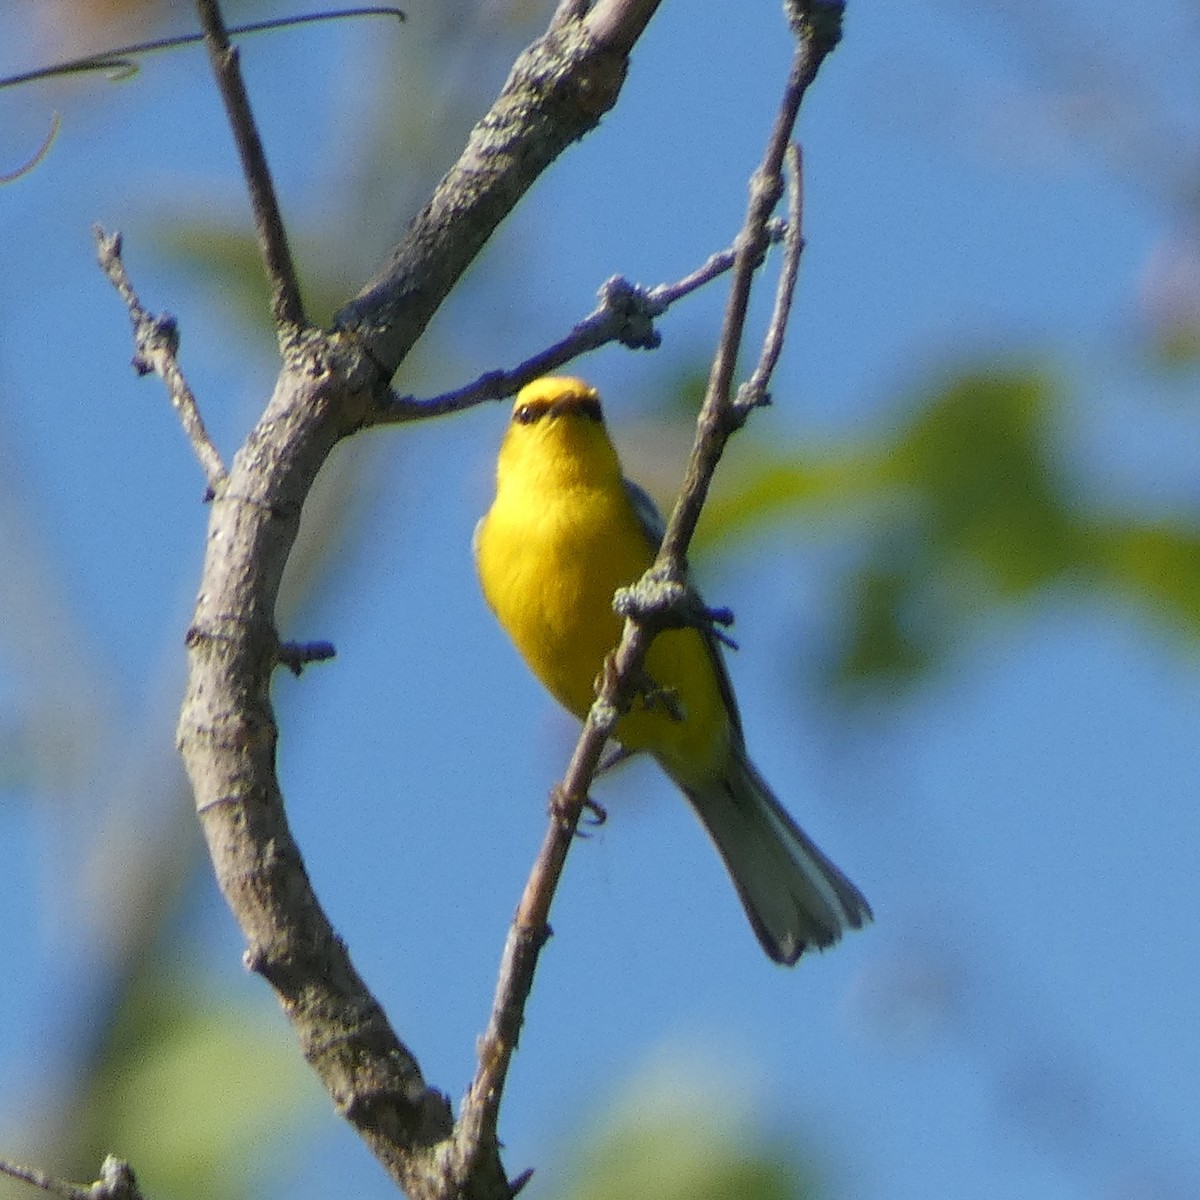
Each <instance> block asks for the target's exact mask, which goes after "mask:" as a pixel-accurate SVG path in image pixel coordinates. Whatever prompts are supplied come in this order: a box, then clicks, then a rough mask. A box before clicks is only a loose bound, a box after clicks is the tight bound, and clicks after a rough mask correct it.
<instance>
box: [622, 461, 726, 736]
mask: <svg viewBox="0 0 1200 1200" xmlns="http://www.w3.org/2000/svg"><path fill="white" fill-rule="evenodd" d="M622 482H623V483H624V484H625V494H626V495H627V496H628V497H629V502H630V503H631V504H632V505H633V511H634V512H635V513H636V514H637V518H638V521H639V522H640V523H641V526H642V532H643V533H644V534H645V535H646V540H647V541H648V542H649V543H650V545H651V546H652V547H653V548H654V552H655V553H656V554H657V553H658V548H659V546H661V545H662V540H663V537H664V536H665V534H666V532H667V523H666V521H665V520H663V515H662V513H660V512H659V511H658V505H657V504H655V503H654V501H653V499H651V497H650V493H649V492H647V491H646V489H645V488H643V487H640V486H639V485H638V484H636V483H634V482H633V480H632V479H623V480H622ZM688 590H689V591H690V592H691V593H692V597H693V599H695V600H696V602H697V603H698V604H699V605H700V606H701V607H706V606H705V605H704V600H703V599H702V597H701V596H700V593H699V592H698V591H697V590H696V588H695V586H694V585H693V584H692V582H691V580H690V579H689V580H688ZM699 632H700V636H701V637H703V638H704V644H705V646H706V647H707V649H708V657H709V659H710V661H711V662H712V665H713V671H714V672H715V673H716V676H717V687H718V688H719V689H720V692H721V699H722V700H723V701H724V702H725V711H726V712H727V713H728V714H729V724H730V726H731V727H732V728H733V731H734V734H735V736H736V737H737V740H738V741H739V742H741V741H742V740H743V734H742V717H741V713H739V712H738V706H737V697H736V696H734V694H733V682H732V680H730V678H729V668H728V667H726V665H725V655H724V653H723V652H722V650H721V643H720V642H719V641H718V640H717V635H716V633H714V631H713V627H712V625H711V624H705V625H702V626H700V628H699Z"/></svg>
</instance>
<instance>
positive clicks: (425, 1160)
mask: <svg viewBox="0 0 1200 1200" xmlns="http://www.w3.org/2000/svg"><path fill="white" fill-rule="evenodd" d="M204 7H205V8H206V9H209V10H211V13H212V17H213V23H214V27H215V28H218V29H219V13H217V12H216V5H215V2H214V0H208V2H207V3H205V5H204ZM653 8H654V5H653V4H647V3H641V4H636V5H631V6H630V12H631V14H632V15H631V16H630V17H629V18H628V21H629V22H630V23H629V24H627V25H625V26H623V28H624V29H625V30H626V36H625V37H624V38H618V37H617V33H618V32H619V30H620V29H621V28H622V26H621V25H620V23H619V22H618V23H617V25H616V26H615V27H614V28H610V29H609V30H608V31H606V40H605V41H597V40H596V39H594V38H593V37H592V35H591V32H590V29H589V26H588V16H587V9H586V7H585V6H584V5H583V4H582V3H564V4H562V5H560V7H559V10H558V11H557V12H556V14H555V17H554V20H553V22H552V25H551V28H550V29H549V30H548V31H547V33H546V34H545V35H544V36H543V37H542V38H540V39H538V41H537V42H535V43H534V44H533V45H532V46H530V47H529V49H528V50H526V51H525V52H524V53H523V54H522V55H521V56H520V58H519V59H518V60H517V63H516V64H515V65H514V68H513V71H512V73H511V75H510V77H509V80H508V82H507V83H506V84H505V86H504V89H503V91H502V92H501V94H500V96H499V98H498V99H497V101H496V103H495V104H494V105H493V107H492V109H491V111H490V112H489V113H488V114H487V115H486V116H485V117H484V118H483V120H482V121H481V122H480V123H479V124H478V125H477V126H476V129H475V130H474V132H473V133H472V134H471V137H470V140H469V142H468V145H467V147H466V149H465V150H464V152H463V154H462V156H461V158H460V160H459V162H458V163H457V164H456V165H455V166H454V167H453V168H452V169H451V171H450V172H449V173H448V174H447V176H446V177H445V178H444V179H443V180H442V182H441V183H440V184H439V185H438V187H437V189H436V190H435V192H434V194H433V197H432V198H431V200H430V202H429V204H428V205H427V206H426V208H425V209H424V211H423V212H422V213H421V214H420V215H419V216H418V217H417V218H416V219H415V220H414V222H413V224H412V226H411V227H410V229H409V231H408V233H407V235H406V236H405V238H404V239H403V240H402V242H401V243H400V245H399V246H398V247H397V249H396V250H395V252H394V253H393V254H392V255H391V256H390V258H389V261H388V263H387V264H386V265H385V267H384V268H383V269H382V270H381V271H380V272H379V274H378V275H377V276H376V277H375V279H374V280H373V281H372V282H371V283H370V284H369V285H368V286H367V287H366V288H365V289H364V290H363V292H362V293H361V294H360V296H359V297H358V299H357V300H355V301H354V302H353V303H352V304H351V305H350V306H348V307H347V308H346V309H345V310H344V311H343V313H342V314H341V316H340V318H339V321H338V330H337V331H336V332H335V333H333V334H332V335H326V334H324V333H321V332H319V331H316V330H310V329H306V328H303V327H302V325H301V321H302V314H301V312H300V310H299V307H298V300H297V299H295V298H289V290H290V289H289V288H288V287H285V286H284V281H285V279H286V277H287V275H288V270H287V265H286V259H285V258H284V257H283V251H284V250H285V249H286V244H285V243H280V242H273V243H272V245H273V246H274V250H273V251H272V256H273V259H274V261H275V265H274V266H273V267H272V268H271V269H272V278H273V286H275V287H276V289H277V292H278V294H277V296H276V300H275V303H274V308H275V312H276V318H277V320H279V321H280V322H281V324H282V326H283V328H281V335H283V336H281V345H282V349H283V354H284V365H283V369H282V371H281V373H280V376H279V378H278V380H277V382H276V386H275V390H274V394H273V395H272V397H271V399H270V401H269V402H268V404H267V405H266V408H265V410H264V412H263V414H262V416H261V418H260V419H259V421H258V423H257V424H256V425H255V427H254V429H253V430H252V431H251V433H250V434H249V436H248V438H247V439H246V442H245V444H244V445H243V446H242V447H241V449H240V450H239V451H238V453H237V454H236V456H235V457H234V459H233V463H232V465H231V467H230V470H229V477H228V480H227V481H226V484H225V486H224V487H223V488H222V489H220V491H219V493H218V494H217V496H216V498H215V500H214V502H213V505H212V509H211V512H210V520H209V530H208V541H207V550H206V556H205V563H204V569H203V575H202V579H201V582H200V589H199V595H198V598H197V602H196V608H195V611H194V614H193V618H192V623H191V627H190V629H189V632H188V639H187V641H188V648H189V678H188V684H187V690H186V694H185V697H184V702H183V706H182V710H181V712H180V719H179V727H178V743H179V747H180V752H181V754H182V756H183V759H184V764H185V767H186V769H187V772H188V778H189V780H190V782H191V784H192V788H193V791H194V794H195V799H196V807H197V811H198V813H199V815H200V821H201V826H202V828H203V831H204V835H205V838H206V840H207V843H208V847H209V853H210V856H211V858H212V861H213V868H214V872H215V874H216V877H217V881H218V884H219V885H220V887H221V890H222V892H223V893H224V895H225V897H226V899H227V901H228V903H229V905H230V907H231V909H232V910H233V912H234V915H235V916H236V918H237V920H238V923H239V925H240V926H241V929H242V931H243V934H244V936H245V938H246V940H247V943H248V948H247V951H246V956H245V958H246V963H247V965H248V966H249V967H250V968H251V969H252V970H255V971H257V972H259V973H261V974H262V975H263V976H264V977H265V978H266V979H267V980H268V981H269V982H270V983H271V984H272V986H273V987H274V988H275V990H276V992H277V994H278V996H279V999H280V1003H281V1005H282V1006H283V1009H284V1011H285V1012H286V1014H287V1016H288V1018H289V1020H290V1021H291V1023H292V1025H293V1027H294V1029H295V1030H296V1033H297V1036H298V1038H299V1040H300V1042H301V1045H302V1047H303V1050H304V1054H305V1056H306V1058H307V1059H308V1061H309V1062H310V1063H311V1065H312V1066H313V1068H314V1069H315V1070H316V1072H317V1073H318V1075H319V1076H320V1078H321V1080H322V1081H323V1083H324V1085H325V1087H326V1089H327V1090H328V1091H329V1092H330V1094H331V1096H332V1097H333V1099H334V1103H335V1105H336V1107H337V1109H338V1111H339V1112H341V1113H342V1114H343V1115H344V1116H345V1117H346V1118H347V1120H349V1121H350V1122H351V1123H352V1124H353V1125H354V1127H355V1128H356V1130H357V1131H358V1132H359V1134H360V1136H362V1138H363V1139H364V1140H365V1141H366V1143H367V1144H368V1145H369V1146H370V1148H371V1150H372V1151H373V1152H374V1153H375V1155H376V1156H377V1157H378V1158H379V1160H380V1162H381V1163H382V1164H383V1165H384V1167H385V1169H386V1170H387V1171H388V1172H389V1174H390V1175H391V1176H392V1178H393V1179H395V1180H396V1181H397V1182H398V1183H400V1184H401V1186H403V1187H404V1188H405V1189H406V1190H407V1191H408V1192H409V1194H410V1196H412V1197H414V1198H416V1200H425V1198H430V1200H432V1198H434V1197H437V1198H443V1197H448V1196H451V1195H453V1196H464V1197H472V1198H475V1197H478V1198H480V1200H483V1198H487V1200H501V1198H503V1200H507V1197H509V1196H510V1195H511V1194H512V1191H513V1187H512V1185H510V1183H509V1181H508V1180H507V1179H506V1177H505V1174H504V1171H503V1168H502V1165H501V1162H500V1157H499V1148H498V1143H497V1140H496V1138H495V1130H494V1125H487V1126H484V1127H483V1140H482V1141H481V1142H480V1143H478V1144H477V1145H475V1146H474V1147H472V1148H471V1152H470V1154H469V1156H468V1157H469V1164H468V1165H467V1168H466V1169H465V1170H464V1169H463V1165H464V1163H465V1162H466V1159H464V1157H463V1156H462V1155H461V1154H459V1150H460V1148H461V1146H462V1143H461V1141H452V1140H451V1131H452V1125H451V1117H450V1108H449V1104H448V1103H447V1101H446V1099H445V1097H443V1096H442V1095H440V1094H439V1093H438V1092H436V1091H435V1090H433V1089H432V1088H430V1087H428V1086H427V1085H426V1083H425V1081H424V1079H423V1078H422V1075H421V1072H420V1069H419V1067H418V1065H417V1063H416V1061H415V1059H414V1058H413V1056H412V1054H411V1053H410V1052H409V1051H408V1049H407V1048H406V1047H404V1046H403V1045H402V1044H401V1043H400V1041H399V1039H398V1038H397V1037H396V1035H395V1033H394V1031H393V1030H392V1028H391V1027H390V1025H389V1024H388V1022H387V1019H386V1017H385V1016H384V1014H383V1012H382V1009H381V1008H380V1006H379V1005H378V1003H377V1002H376V1001H375V999H374V998H373V996H372V995H371V993H370V992H369V991H368V989H367V987H366V985H365V984H364V982H363V980H362V979H361V978H360V977H359V975H358V974H357V972H356V971H355V969H354V966H353V964H352V963H351V961H350V957H349V954H348V953H347V950H346V947H345V946H344V944H343V943H342V942H341V940H340V939H339V938H338V937H337V935H336V934H335V933H334V931H333V929H332V927H331V926H330V924H329V921H328V919H327V917H326V916H325V914H324V912H323V911H322V910H321V908H320V906H319V904H318V902H317V900H316V897H315V896H314V894H313V891H312V888H311V885H310V883H309V881H308V878H307V876H306V874H305V871H304V864H303V861H302V859H301V856H300V852H299V849H298V848H297V846H296V844H295V842H294V840H293V838H292V836H291V832H290V830H289V828H288V824H287V819H286V815H285V812H284V807H283V801H282V796H281V793H280V786H279V780H278V777H277V774H276V764H275V750H276V740H277V730H276V725H275V717H274V712H273V709H272V705H271V700H270V682H271V676H272V672H273V670H274V669H275V667H276V666H277V665H278V663H279V662H280V658H281V655H280V639H279V638H278V635H277V633H276V631H275V627H274V617H275V605H276V601H277V598H278V591H279V583H280V579H281V576H282V573H283V568H284V564H285V562H286V560H287V557H288V554H289V552H290V550H291V547H292V544H293V542H294V540H295V537H296V533H297V529H298V526H299V520H300V511H301V508H302V505H303V503H304V498H305V496H306V495H307V493H308V490H309V488H310V486H311V484H312V481H313V478H314V477H315V475H316V473H317V471H318V470H319V469H320V467H321V465H322V463H323V462H324V461H325V459H326V457H327V456H328V454H329V453H330V451H331V450H332V448H333V447H334V445H336V443H337V442H338V440H339V439H340V438H342V437H344V436H346V435H348V434H349V433H352V432H353V431H355V430H356V429H360V428H361V427H362V426H363V425H364V424H367V423H369V420H370V416H371V414H372V413H374V412H376V411H377V410H378V409H379V408H380V407H381V406H385V405H386V404H387V402H388V401H389V399H390V392H389V389H388V387H387V382H388V379H389V378H390V376H391V374H392V372H393V371H394V370H395V368H396V366H397V365H398V364H399V363H400V362H401V361H402V360H403V358H404V356H405V355H406V354H407V353H408V350H409V349H410V348H411V346H412V344H413V342H414V341H415V340H416V338H417V337H418V336H419V335H420V333H421V331H422V330H423V329H424V328H425V325H426V324H427V322H428V321H429V319H430V317H431V316H432V315H433V313H434V311H435V310H436V309H437V307H438V305H439V304H440V303H441V301H442V300H443V299H444V297H445V296H446V294H447V293H448V291H449V290H450V288H451V287H452V286H453V285H454V283H455V282H456V281H457V279H458V278H459V277H460V275H461V274H462V272H463V270H465V268H466V267H467V266H468V264H469V263H470V262H471V260H472V259H473V258H474V256H475V254H476V253H477V252H478V250H479V249H480V247H481V246H482V245H483V244H484V242H485V241H486V240H487V238H488V237H489V236H490V235H491V233H492V232H493V230H494V229H495V227H496V225H497V224H498V223H499V222H500V221H501V220H502V219H503V218H504V217H505V216H506V215H507V213H508V212H509V211H510V210H511V209H512V207H513V205H514V204H516V202H517V201H518V200H519V199H520V197H521V196H522V195H523V194H524V192H525V191H526V190H527V189H528V188H529V187H530V186H531V185H532V183H533V182H534V181H535V180H536V179H537V177H538V175H539V174H540V172H541V171H542V170H543V169H544V168H545V167H546V166H547V165H548V164H549V163H550V162H551V161H552V160H553V159H554V158H555V156H556V155H557V154H558V153H560V152H561V151H562V150H563V149H565V148H566V147H567V146H569V145H571V144H572V143H573V142H575V141H577V140H578V139H579V138H580V137H582V136H583V135H584V134H585V133H586V132H587V131H588V130H589V129H591V128H592V127H593V126H594V125H595V124H596V122H597V121H598V120H599V118H600V116H601V115H602V114H603V113H604V112H605V111H607V109H608V108H610V107H611V106H612V104H613V103H614V102H615V101H616V98H617V94H618V92H619V90H620V86H621V83H622V81H623V79H624V75H625V70H626V66H627V57H626V54H625V53H624V52H623V51H620V50H614V49H613V45H615V44H620V43H622V42H628V44H629V45H632V42H633V40H635V37H634V34H633V32H632V31H633V30H634V29H635V28H636V30H637V31H640V28H641V27H642V26H644V23H645V21H646V20H647V19H648V18H649V15H650V13H651V12H652V11H653ZM635 22H636V24H635ZM214 37H217V39H218V41H219V33H217V34H214ZM214 63H215V66H216V68H217V70H218V73H219V75H220V77H221V79H222V81H223V86H224V85H225V83H226V82H228V78H229V77H230V75H231V73H232V74H236V72H232V64H231V63H230V61H229V60H228V57H227V56H226V55H225V54H224V52H223V51H219V52H218V53H216V54H215V55H214ZM227 104H228V107H229V112H230V118H231V120H232V122H233V123H234V126H235V129H236V130H237V138H238V142H239V146H243V147H244V146H245V145H246V144H247V142H248V141H253V140H256V139H254V138H253V136H252V127H251V126H250V124H249V114H248V111H247V112H243V111H242V109H241V108H240V107H239V105H237V104H233V103H229V101H228V100H227ZM264 169H265V168H264ZM256 170H257V168H253V169H252V173H253V171H256ZM253 186H254V188H255V189H256V191H255V194H256V200H255V204H256V214H257V213H258V205H259V203H260V201H262V199H263V195H264V194H265V193H263V192H262V189H261V188H259V187H258V185H257V184H255V185H253ZM256 219H259V222H260V231H262V219H261V214H258V215H257V216H256ZM268 223H269V222H268ZM269 257H271V256H269ZM288 323H294V328H293V329H291V330H290V331H289V330H288V329H287V325H288Z"/></svg>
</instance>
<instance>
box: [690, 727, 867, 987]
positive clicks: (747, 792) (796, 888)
mask: <svg viewBox="0 0 1200 1200" xmlns="http://www.w3.org/2000/svg"><path fill="white" fill-rule="evenodd" d="M676 782H680V781H679V780H676ZM680 786H681V787H682V788H683V791H684V794H685V795H686V796H687V798H688V800H690V801H691V804H692V807H693V808H694V809H695V810H696V813H697V815H698V816H699V817H700V820H701V821H702V822H703V824H704V828H705V829H706V830H708V834H709V836H710V837H711V838H712V840H713V842H714V843H715V844H716V847H717V849H718V850H719V851H720V854H721V858H722V859H723V860H724V862H725V867H726V869H727V870H728V871H729V874H730V876H731V877H732V879H733V883H734V886H735V887H736V888H737V891H738V896H739V897H741V901H742V906H743V907H744V908H745V910H746V915H747V916H748V917H749V918H750V924H751V925H752V926H753V928H754V932H755V934H756V935H757V937H758V940H759V942H760V943H762V948H763V949H764V950H765V951H766V952H767V954H768V955H770V957H771V958H773V959H774V960H775V961H776V962H779V963H786V964H788V965H789V966H790V965H791V964H792V963H794V962H795V961H796V960H797V959H798V958H799V957H800V955H801V954H803V953H804V951H805V950H806V949H808V948H809V947H813V946H815V947H817V948H818V949H824V948H825V947H826V946H832V945H833V944H834V942H836V941H837V940H838V939H839V938H840V937H841V936H842V933H843V932H844V931H845V930H847V929H859V928H861V927H862V925H863V924H864V923H865V922H867V921H869V920H870V919H871V906H870V905H869V904H868V903H867V901H866V900H865V898H864V897H863V895H862V893H861V892H860V891H859V890H858V888H856V887H855V886H854V884H852V883H851V882H850V880H849V879H847V878H846V876H845V875H843V874H842V873H841V871H839V870H838V868H837V867H835V866H834V865H833V863H832V862H830V861H829V859H828V858H826V857H825V855H824V854H822V853H821V851H820V850H819V849H817V847H816V846H815V845H814V844H813V842H812V840H811V839H810V838H809V837H808V835H807V834H806V833H805V832H804V831H803V830H802V829H801V828H800V826H799V825H797V824H796V822H795V821H793V820H792V818H791V816H790V815H789V814H788V812H787V811H786V810H785V809H784V807H783V805H782V804H780V803H779V801H778V800H776V799H775V796H774V794H773V793H772V792H771V789H770V788H769V787H768V786H767V783H766V781H765V780H764V779H763V777H762V776H761V775H760V774H759V773H758V771H757V770H755V768H754V765H753V764H752V763H751V762H750V760H749V759H748V758H747V757H746V753H745V751H744V750H743V749H741V748H740V747H739V748H738V749H737V750H736V751H735V753H734V754H732V755H731V756H730V764H729V770H728V771H727V772H726V773H725V774H724V776H722V777H720V778H717V779H715V780H713V781H712V782H711V783H705V784H703V785H701V786H699V787H697V786H695V783H694V781H689V782H688V783H687V784H682V783H681V784H680Z"/></svg>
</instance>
